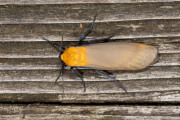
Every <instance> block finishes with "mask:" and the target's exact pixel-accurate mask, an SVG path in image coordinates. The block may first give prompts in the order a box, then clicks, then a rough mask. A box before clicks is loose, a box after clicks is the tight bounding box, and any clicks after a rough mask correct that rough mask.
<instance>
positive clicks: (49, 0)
mask: <svg viewBox="0 0 180 120" xmlns="http://www.w3.org/2000/svg"><path fill="white" fill-rule="evenodd" d="M176 1H179V0H101V1H99V0H91V1H90V0H73V1H72V0H31V1H24V0H16V1H13V0H3V1H2V2H1V4H0V5H8V4H10V5H40V4H111V3H141V2H148V3H149V2H153V3H158V2H176Z"/></svg>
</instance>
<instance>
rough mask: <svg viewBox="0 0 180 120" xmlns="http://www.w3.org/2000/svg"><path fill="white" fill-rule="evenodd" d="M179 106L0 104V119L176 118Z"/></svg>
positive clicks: (155, 119)
mask: <svg viewBox="0 0 180 120" xmlns="http://www.w3.org/2000/svg"><path fill="white" fill-rule="evenodd" d="M179 112H180V108H179V106H120V105H112V106H102V105H99V106H96V105H93V106H87V105H86V106H83V105H82V106H74V105H72V106H60V105H38V104H34V105H33V104H32V105H8V104H1V105H0V115H1V120H6V119H10V120H11V119H13V120H14V119H27V120H29V119H31V120H32V119H65V120H72V119H73V120H75V119H80V120H84V119H88V120H92V119H103V120H119V119H123V120H124V119H128V120H134V119H141V120H146V119H151V120H157V119H158V120H159V119H163V120H169V119H170V120H178V119H179Z"/></svg>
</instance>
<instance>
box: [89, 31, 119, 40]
mask: <svg viewBox="0 0 180 120" xmlns="http://www.w3.org/2000/svg"><path fill="white" fill-rule="evenodd" d="M120 31H121V29H119V30H118V31H117V32H115V33H113V34H111V35H109V36H108V37H106V38H100V39H93V40H88V43H93V42H100V41H103V42H109V40H110V39H111V38H112V37H114V36H116V35H117V34H118V33H119V32H120Z"/></svg>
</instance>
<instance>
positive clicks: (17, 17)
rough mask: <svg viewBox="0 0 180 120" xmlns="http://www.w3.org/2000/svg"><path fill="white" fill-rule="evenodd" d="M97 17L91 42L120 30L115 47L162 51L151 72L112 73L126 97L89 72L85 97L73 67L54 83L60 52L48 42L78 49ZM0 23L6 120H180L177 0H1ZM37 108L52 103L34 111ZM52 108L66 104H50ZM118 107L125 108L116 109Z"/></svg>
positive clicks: (0, 93)
mask: <svg viewBox="0 0 180 120" xmlns="http://www.w3.org/2000/svg"><path fill="white" fill-rule="evenodd" d="M89 3H90V4H89ZM94 3H97V4H94ZM114 3H116V4H114ZM96 12H97V13H98V16H97V20H96V23H95V25H94V27H93V30H92V32H91V33H90V34H89V35H88V36H87V37H86V40H89V39H94V38H103V37H106V36H108V35H109V34H112V33H114V32H116V31H117V30H119V29H121V31H120V32H119V33H118V34H117V35H116V36H115V37H113V40H112V41H115V42H138V43H145V44H150V45H154V46H156V47H158V49H159V61H158V62H157V63H155V64H154V65H151V66H150V67H149V68H147V69H144V70H141V71H133V72H132V71H116V72H114V74H113V75H112V76H113V77H116V79H117V80H119V81H121V82H122V84H123V85H124V86H125V87H126V88H127V91H128V93H125V92H124V91H122V90H121V89H120V88H118V87H117V86H116V85H115V84H114V82H113V81H112V80H110V79H107V78H105V77H103V76H100V75H98V74H96V73H95V72H94V71H93V70H87V69H85V70H83V71H84V80H85V81H86V86H87V91H86V92H85V93H84V92H83V86H82V84H81V80H80V79H78V78H77V77H76V76H75V75H74V74H72V73H71V72H70V71H69V69H68V68H66V70H65V73H64V76H63V80H61V79H60V80H59V82H58V83H57V84H55V85H54V81H55V79H56V77H57V76H58V74H59V68H60V66H61V64H60V62H59V60H58V54H59V53H58V52H57V51H56V50H55V49H54V48H53V47H52V46H51V45H49V44H48V43H47V42H45V41H43V40H42V37H45V38H48V39H50V40H52V41H58V42H59V43H60V41H61V40H62V34H63V41H64V42H63V45H64V46H65V47H66V48H68V47H69V46H72V45H76V44H77V43H78V42H77V41H78V39H79V37H80V36H81V35H82V34H83V33H84V32H85V30H87V29H88V28H89V26H90V24H91V22H92V19H93V17H94V15H95V13H96ZM0 24H1V25H0V103H3V102H5V103H7V104H0V117H1V118H0V119H4V120H5V119H13V120H14V119H41V118H44V119H67V120H68V119H105V120H107V119H108V120H111V119H113V120H114V119H115V120H116V119H129V120H131V119H153V120H157V119H167V120H169V119H174V120H178V119H179V116H180V115H179V113H180V111H179V110H180V107H179V106H178V103H180V2H179V0H143V1H142V0H126V1H125V0H112V1H109V0H102V1H99V0H93V1H87V0H84V1H82V0H74V1H64V0H52V1H50V0H38V1H24V0H16V1H14V0H3V1H1V2H0ZM80 24H81V25H82V28H81V27H80ZM11 102H12V103H17V102H18V103H24V104H22V105H21V104H8V103H11ZM36 102H38V103H39V102H40V103H46V104H45V105H43V104H40V105H37V104H34V105H28V103H36ZM54 102H55V103H62V105H57V104H49V105H48V104H47V103H54ZM65 103H73V104H79V105H75V106H73V105H71V104H66V105H64V104H65ZM81 103H88V104H84V105H80V104H81ZM91 103H96V105H92V104H91ZM100 103H103V104H100ZM106 103H108V104H109V105H106ZM119 103H120V104H124V105H123V106H118V105H115V104H119ZM132 103H133V104H134V105H128V104H132ZM99 104H100V105H99ZM135 104H146V105H147V106H146V105H141V106H138V105H135ZM153 104H155V106H154V105H153ZM165 105H168V106H165ZM173 105H175V106H173Z"/></svg>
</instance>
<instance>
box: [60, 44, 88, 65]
mask: <svg viewBox="0 0 180 120" xmlns="http://www.w3.org/2000/svg"><path fill="white" fill-rule="evenodd" d="M86 50H87V48H86V47H69V48H68V49H66V50H65V51H64V53H63V54H62V55H61V59H62V60H63V61H64V63H65V64H66V65H68V66H86V65H87V62H88V60H87V58H86Z"/></svg>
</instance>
